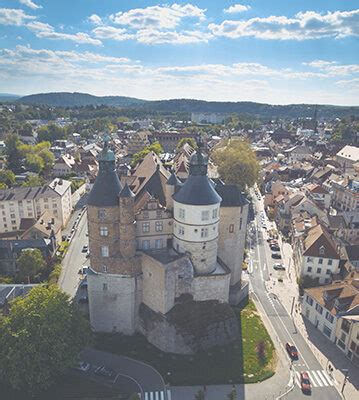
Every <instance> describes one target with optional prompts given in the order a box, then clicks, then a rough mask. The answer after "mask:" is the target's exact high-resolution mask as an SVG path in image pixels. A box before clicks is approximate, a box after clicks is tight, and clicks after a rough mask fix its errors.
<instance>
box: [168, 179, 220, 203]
mask: <svg viewBox="0 0 359 400" xmlns="http://www.w3.org/2000/svg"><path fill="white" fill-rule="evenodd" d="M173 199H174V200H175V201H177V202H178V203H182V204H191V205H194V206H200V205H210V204H217V203H220V202H221V200H222V199H221V197H220V196H219V194H218V193H217V192H216V191H215V189H214V185H213V183H212V182H211V181H210V180H209V179H208V177H207V176H206V175H189V177H188V178H187V180H186V181H185V183H184V184H183V186H182V187H181V188H180V189H179V190H178V192H177V193H175V194H174V195H173Z"/></svg>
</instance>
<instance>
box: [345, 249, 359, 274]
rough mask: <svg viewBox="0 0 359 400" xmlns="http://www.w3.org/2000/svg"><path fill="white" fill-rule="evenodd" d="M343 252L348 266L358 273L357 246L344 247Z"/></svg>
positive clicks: (358, 255)
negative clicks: (348, 263)
mask: <svg viewBox="0 0 359 400" xmlns="http://www.w3.org/2000/svg"><path fill="white" fill-rule="evenodd" d="M345 252H346V255H347V259H348V260H349V262H350V264H351V265H352V266H353V267H354V268H356V270H357V271H359V244H355V245H349V246H345Z"/></svg>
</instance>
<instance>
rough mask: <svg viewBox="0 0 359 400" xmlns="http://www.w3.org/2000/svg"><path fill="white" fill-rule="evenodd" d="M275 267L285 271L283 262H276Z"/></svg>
mask: <svg viewBox="0 0 359 400" xmlns="http://www.w3.org/2000/svg"><path fill="white" fill-rule="evenodd" d="M273 268H274V269H275V270H277V271H285V266H284V265H283V264H279V263H278V264H274V265H273Z"/></svg>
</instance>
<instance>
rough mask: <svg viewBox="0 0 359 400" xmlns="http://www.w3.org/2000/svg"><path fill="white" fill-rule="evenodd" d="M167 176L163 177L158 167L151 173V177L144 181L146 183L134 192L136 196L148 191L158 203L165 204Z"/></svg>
mask: <svg viewBox="0 0 359 400" xmlns="http://www.w3.org/2000/svg"><path fill="white" fill-rule="evenodd" d="M166 180H167V177H165V176H164V175H163V174H162V173H161V171H160V169H159V168H157V169H156V171H155V172H154V173H153V175H152V176H151V178H150V179H149V180H148V181H147V182H146V184H145V185H144V186H143V187H142V188H141V190H140V191H139V192H138V193H136V198H137V199H138V198H140V197H141V196H142V194H143V193H144V192H148V193H149V194H150V195H151V196H153V197H155V198H156V199H158V200H159V202H160V204H162V205H165V204H166V195H165V184H166Z"/></svg>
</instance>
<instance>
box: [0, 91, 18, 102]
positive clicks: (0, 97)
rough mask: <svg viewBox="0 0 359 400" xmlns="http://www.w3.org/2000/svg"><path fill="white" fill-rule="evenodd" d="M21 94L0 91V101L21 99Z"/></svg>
mask: <svg viewBox="0 0 359 400" xmlns="http://www.w3.org/2000/svg"><path fill="white" fill-rule="evenodd" d="M20 97H21V96H18V95H17V94H10V93H0V102H2V101H14V100H17V99H19V98H20Z"/></svg>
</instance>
